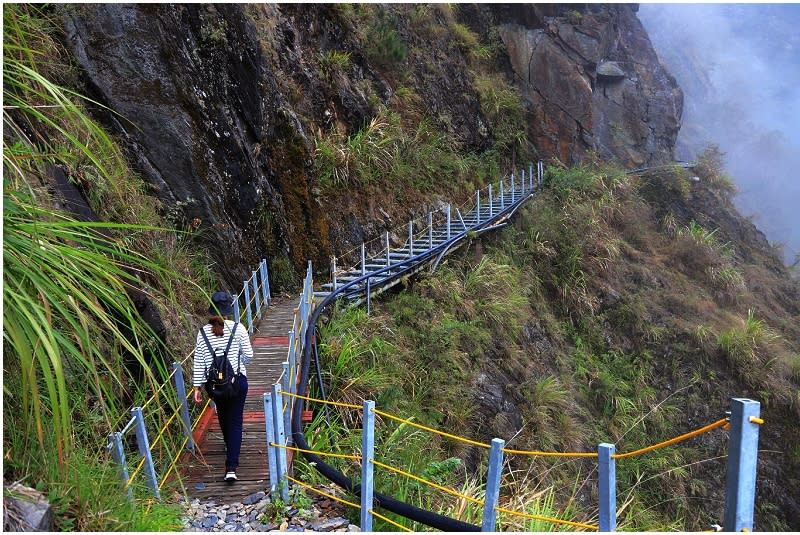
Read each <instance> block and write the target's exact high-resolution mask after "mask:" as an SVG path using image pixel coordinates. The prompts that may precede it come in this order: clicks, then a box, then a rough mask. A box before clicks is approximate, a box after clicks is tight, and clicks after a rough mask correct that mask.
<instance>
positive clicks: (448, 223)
mask: <svg viewBox="0 0 800 535" xmlns="http://www.w3.org/2000/svg"><path fill="white" fill-rule="evenodd" d="M447 241H450V205H449V204H448V205H447Z"/></svg>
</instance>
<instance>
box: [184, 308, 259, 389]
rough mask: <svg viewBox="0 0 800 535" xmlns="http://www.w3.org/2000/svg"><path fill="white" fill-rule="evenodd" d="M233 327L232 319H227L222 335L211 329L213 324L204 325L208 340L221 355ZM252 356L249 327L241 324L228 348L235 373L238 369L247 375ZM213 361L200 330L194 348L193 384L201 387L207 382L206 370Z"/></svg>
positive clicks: (229, 359)
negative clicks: (246, 365)
mask: <svg viewBox="0 0 800 535" xmlns="http://www.w3.org/2000/svg"><path fill="white" fill-rule="evenodd" d="M232 329H233V321H232V320H225V327H224V328H223V334H222V336H217V335H215V334H214V333H213V332H212V331H211V324H206V325H204V326H203V330H204V331H205V333H206V336H207V337H208V342H209V343H210V344H211V347H212V348H213V349H214V352H215V353H218V354H220V355H221V354H222V353H223V352H224V351H225V347H226V346H227V345H228V339H229V338H230V336H231V330H232ZM240 353H241V361H239V355H240ZM252 358H253V347H252V346H251V345H250V337H249V336H248V334H247V328H246V327H245V326H244V325H242V324H239V326H238V327H236V334H235V335H234V339H233V342H231V348H230V349H229V350H228V361H229V362H230V363H231V366H232V367H233V371H234V373H235V372H236V370H237V369H238V370H239V373H241V374H242V375H247V370H246V369H245V364H248V363H249V362H250V360H251V359H252ZM213 361H214V355H212V354H211V353H209V351H208V346H207V345H206V341H205V339H203V335H201V334H200V332H199V331H198V332H197V342H196V344H195V348H194V370H193V373H192V384H193V385H194V386H197V387H200V386H203V385H204V384H205V382H206V371H207V370H208V369H209V368H210V367H211V363H212V362H213ZM240 362H241V364H240Z"/></svg>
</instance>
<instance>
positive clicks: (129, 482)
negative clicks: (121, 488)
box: [125, 457, 147, 489]
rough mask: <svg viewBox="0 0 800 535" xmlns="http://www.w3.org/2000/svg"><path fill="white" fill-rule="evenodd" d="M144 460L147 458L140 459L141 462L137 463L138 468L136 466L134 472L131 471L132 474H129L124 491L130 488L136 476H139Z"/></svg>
mask: <svg viewBox="0 0 800 535" xmlns="http://www.w3.org/2000/svg"><path fill="white" fill-rule="evenodd" d="M145 460H147V457H142V460H141V461H139V466H137V467H136V470H134V471H133V473H132V474H131V476H130V477H129V478H128V482H127V483H126V484H125V488H126V489H127V488H128V487H130V486H131V483H133V479H134V478H135V477H136V476H137V475H139V472H141V471H142V467H143V466H144V462H145Z"/></svg>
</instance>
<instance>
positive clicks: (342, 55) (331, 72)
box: [319, 50, 350, 81]
mask: <svg viewBox="0 0 800 535" xmlns="http://www.w3.org/2000/svg"><path fill="white" fill-rule="evenodd" d="M349 68H350V52H344V51H341V50H328V51H327V52H322V53H320V55H319V70H320V73H321V74H322V76H323V77H324V78H325V79H326V80H328V81H331V80H333V79H334V78H335V77H336V76H337V75H340V74H342V73H344V72H346V71H347V70H348V69H349Z"/></svg>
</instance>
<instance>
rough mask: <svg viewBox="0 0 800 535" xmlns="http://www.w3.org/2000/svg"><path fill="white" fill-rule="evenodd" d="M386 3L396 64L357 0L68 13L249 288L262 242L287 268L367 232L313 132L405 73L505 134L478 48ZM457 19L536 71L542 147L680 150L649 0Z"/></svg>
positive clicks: (157, 168) (166, 193) (126, 115)
mask: <svg viewBox="0 0 800 535" xmlns="http://www.w3.org/2000/svg"><path fill="white" fill-rule="evenodd" d="M364 9H367V8H366V7H365V8H364ZM369 9H372V8H371V7H370V8H369ZM386 9H387V11H389V10H392V13H393V15H392V16H395V17H396V19H397V29H398V32H399V35H400V37H401V39H402V40H403V42H404V43H405V45H406V46H407V47H408V48H409V49H410V50H413V53H409V54H408V56H407V57H406V58H405V59H404V60H403V61H402V62H401V64H400V65H399V66H398V67H397V68H396V69H394V70H393V71H392V72H387V70H386V69H383V68H382V67H381V65H376V64H373V63H372V62H370V60H369V54H368V53H367V47H368V46H369V45H370V43H367V42H365V40H364V39H363V37H359V35H363V32H361V33H359V32H358V31H357V30H358V28H356V27H355V26H354V22H353V19H352V18H348V17H347V16H345V15H344V10H343V8H342V7H341V6H335V5H313V6H309V5H305V6H298V5H290V4H282V5H256V4H252V5H233V4H227V5H223V4H204V5H193V4H179V5H167V4H153V5H145V4H128V5H126V4H85V5H81V6H79V7H76V6H65V7H64V8H63V10H62V11H61V13H62V19H63V21H64V27H65V29H66V42H67V44H68V46H69V47H70V48H71V49H72V51H73V53H74V55H75V57H76V58H77V62H78V64H79V66H80V68H81V69H82V71H83V73H84V75H85V76H84V77H85V80H86V85H87V86H88V87H89V89H90V93H92V96H93V97H94V98H95V99H96V100H98V101H99V102H102V103H103V104H105V105H107V106H108V107H109V108H110V109H112V110H114V112H116V113H117V114H119V115H110V114H109V116H108V117H107V122H108V124H109V125H111V128H112V129H113V130H114V131H115V133H116V134H118V135H119V136H120V138H121V139H122V142H123V144H124V145H125V147H126V149H127V150H128V153H129V154H130V158H131V160H132V161H133V163H134V168H136V169H138V170H139V172H140V173H141V174H142V175H143V177H144V178H145V179H146V180H147V181H148V182H149V183H150V184H151V185H152V186H153V190H154V192H155V194H156V195H157V196H158V197H159V198H160V199H161V200H162V201H163V203H164V206H165V209H166V211H167V213H168V215H170V216H171V219H172V220H173V221H174V222H175V223H176V224H177V225H178V226H180V227H183V228H190V229H193V230H195V231H197V232H196V236H199V238H200V239H201V240H202V242H204V243H205V244H206V245H207V246H209V248H210V250H211V251H212V254H213V255H215V257H216V260H217V263H218V265H217V266H215V267H214V269H215V271H217V272H218V273H219V274H220V276H221V277H222V278H223V280H225V281H226V282H227V283H228V284H229V286H230V287H234V286H237V285H238V284H240V281H241V280H244V278H247V277H248V276H249V272H247V270H248V269H250V267H251V266H253V265H255V263H256V262H258V260H259V259H260V258H262V257H265V256H266V257H268V258H270V259H272V260H273V261H275V260H276V259H283V260H282V262H283V264H284V266H285V271H291V270H292V269H294V270H295V271H299V270H301V269H303V267H304V266H305V262H306V260H309V259H310V260H312V261H313V262H314V265H315V266H318V267H321V268H322V269H324V267H323V266H327V261H328V257H329V255H330V254H334V253H336V252H337V250H338V249H339V248H342V247H345V246H348V245H349V246H353V245H357V244H355V243H353V241H354V240H356V239H360V238H361V237H362V236H364V235H365V234H366V233H367V232H365V228H369V227H368V226H367V227H365V225H367V224H368V222H367V221H366V220H361V219H364V218H363V217H362V218H359V217H356V216H355V215H352V214H353V212H348V211H347V210H345V209H344V208H342V207H338V206H330V205H329V204H326V205H325V207H324V208H323V203H322V201H321V200H320V199H319V196H318V191H317V189H316V187H315V186H316V185H315V182H314V180H315V177H314V176H313V173H312V164H313V158H314V144H313V139H312V136H311V133H313V132H317V131H321V130H328V129H329V128H331V127H335V128H338V129H339V130H340V131H344V132H348V133H351V132H354V131H355V130H357V129H358V128H360V127H361V126H363V125H364V124H365V123H367V122H368V121H369V120H370V118H371V117H373V116H374V115H375V113H376V110H377V106H378V105H379V104H381V103H384V104H385V103H386V102H388V101H389V99H390V98H392V95H393V93H394V91H395V90H396V89H397V88H398V87H399V86H400V85H405V86H406V87H412V88H413V90H414V92H415V93H416V94H417V95H419V97H420V100H421V101H422V103H423V104H422V105H423V106H424V108H425V113H426V115H428V116H430V117H433V118H435V120H436V122H437V126H438V127H439V128H440V129H441V130H442V131H443V132H445V133H446V135H448V136H449V138H450V139H452V140H453V142H454V143H455V144H456V145H457V146H458V147H459V148H460V150H463V151H464V152H481V151H484V150H487V149H491V148H492V133H491V131H490V129H489V127H488V125H487V122H486V120H485V117H484V114H483V111H482V110H481V105H480V100H479V98H478V92H477V91H476V89H475V87H474V76H473V74H472V72H471V71H470V68H469V66H468V61H467V60H466V54H465V52H464V51H463V50H462V49H460V48H459V47H458V46H456V45H455V44H454V43H453V42H450V43H448V44H446V45H445V46H438V47H436V46H432V45H431V42H430V40H429V39H428V37H426V34H425V32H424V31H423V30H422V29H421V28H420V27H419V26H420V25H419V18H418V19H416V22H415V19H414V16H416V17H420V16H421V15H420V13H423V12H421V11H419V10H417V11H413V10H412V7H410V6H405V7H403V6H389V7H387V8H386ZM425 13H427V12H425ZM424 16H428V17H429V20H427V21H426V22H427V24H428V26H427V28H428V30H427V31H429V32H430V31H439V30H442V31H449V30H448V29H447V25H448V24H450V25H452V24H453V21H452V20H451V21H448V20H444V19H443V18H442V17H441V12H440V11H436V10H430V13H429V14H425V15H424ZM457 18H458V20H460V21H461V22H462V24H463V25H464V26H468V27H471V28H475V29H476V32H477V33H478V34H480V35H481V37H482V38H484V39H486V38H487V36H488V38H489V39H491V36H494V39H495V41H497V43H496V44H497V45H498V46H499V47H500V48H501V49H502V50H506V51H507V55H506V54H505V53H503V54H501V55H502V56H503V57H502V58H500V59H499V61H501V63H503V65H501V66H500V69H499V70H500V71H501V72H502V70H503V69H505V72H506V73H507V74H508V76H509V77H510V78H514V79H515V82H517V84H518V89H519V91H520V93H521V94H522V95H523V99H524V101H525V102H526V105H527V111H526V113H527V116H528V119H529V121H528V138H529V142H530V143H531V144H532V146H533V151H534V152H535V153H538V155H539V156H540V157H544V158H547V157H557V158H559V159H560V160H562V161H564V162H574V161H578V160H580V159H581V157H582V156H583V155H584V154H585V153H586V151H588V150H596V151H598V152H599V153H600V154H601V155H603V156H606V157H612V158H616V159H618V160H620V161H621V162H623V163H625V164H627V165H640V164H643V163H649V162H653V161H657V160H663V159H669V158H671V156H672V150H673V145H674V139H675V136H676V134H677V130H678V124H679V118H680V112H681V103H682V99H681V93H680V90H679V89H678V88H677V86H676V85H675V82H674V80H673V79H672V78H671V77H670V76H669V75H668V74H667V73H666V72H665V71H664V69H663V68H662V67H661V66H660V64H659V63H658V60H657V58H656V56H655V54H654V53H653V51H652V49H651V47H650V43H649V40H648V38H647V35H646V34H645V33H644V30H643V29H642V27H641V25H640V24H639V22H638V20H637V19H636V16H635V14H634V12H633V10H632V9H631V7H629V6H624V5H619V6H591V7H590V10H588V11H585V12H578V11H568V10H567V8H566V7H560V6H553V5H544V6H536V5H515V6H494V5H483V6H468V5H464V6H459V8H458V11H457ZM490 29H491V30H493V31H494V33H492V32H490V31H489V30H490ZM439 33H441V32H439ZM498 34H499V36H500V37H501V38H502V43H500V42H499V38H498V37H497V36H498ZM329 50H341V51H346V52H347V53H349V54H350V56H349V62H350V67H349V68H348V69H346V70H345V71H343V72H337V73H335V74H334V75H331V76H327V77H324V76H321V74H320V69H321V60H320V58H321V55H322V53H323V52H325V51H329ZM354 193H355V194H356V195H358V193H359V192H354ZM350 200H351V201H352V199H350ZM370 202H371V201H370ZM390 210H391V209H390ZM343 218H348V223H347V224H346V225H345V224H343V223H342V222H341V221H339V220H342V219H343ZM370 237H371V236H370ZM331 244H335V245H334V246H332V245H331ZM294 278H295V277H294V276H293V274H291V273H287V280H292V279H294Z"/></svg>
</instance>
